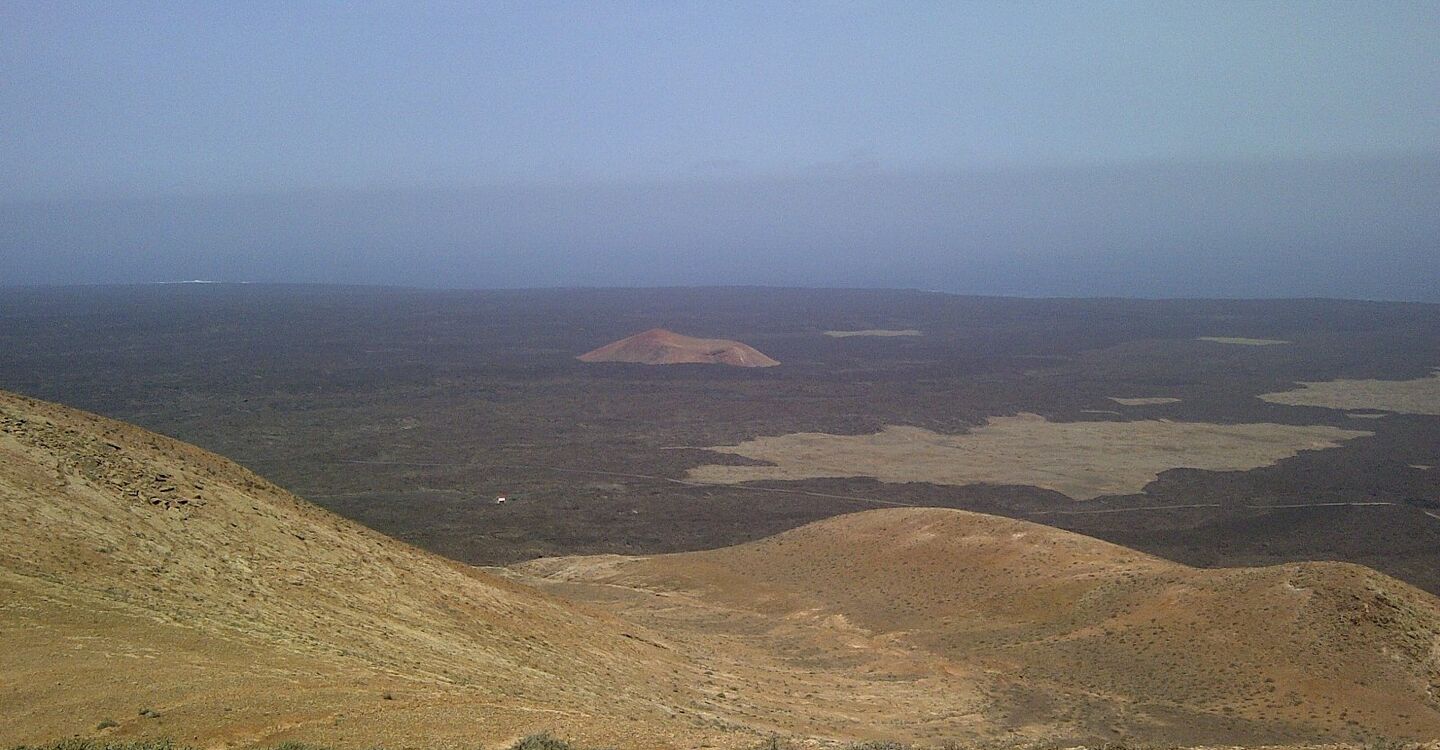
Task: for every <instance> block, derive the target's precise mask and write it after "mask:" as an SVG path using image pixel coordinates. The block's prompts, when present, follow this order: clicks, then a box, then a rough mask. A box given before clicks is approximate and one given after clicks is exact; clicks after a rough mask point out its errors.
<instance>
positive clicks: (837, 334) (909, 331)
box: [825, 328, 921, 339]
mask: <svg viewBox="0 0 1440 750" xmlns="http://www.w3.org/2000/svg"><path fill="white" fill-rule="evenodd" d="M825 335H826V336H831V337H833V338H837V339H843V338H849V337H851V336H919V335H921V333H920V332H919V331H917V330H915V329H914V328H906V329H903V330H890V329H885V328H870V329H867V330H864V331H826V332H825Z"/></svg>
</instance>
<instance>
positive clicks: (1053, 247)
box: [0, 1, 1440, 300]
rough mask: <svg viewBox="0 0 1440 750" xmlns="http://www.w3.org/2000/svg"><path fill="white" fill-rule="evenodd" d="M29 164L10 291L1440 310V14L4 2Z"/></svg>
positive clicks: (1291, 9) (9, 140)
mask: <svg viewBox="0 0 1440 750" xmlns="http://www.w3.org/2000/svg"><path fill="white" fill-rule="evenodd" d="M0 133H3V137H0V174H3V176H4V179H0V221H3V226H0V283H7V282H8V283H95V282H104V281H121V282H132V281H155V280H166V279H179V278H195V277H220V278H222V279H224V280H234V281H240V280H253V281H340V282H349V283H381V282H396V281H399V282H403V283H412V284H419V285H430V286H455V285H459V286H547V285H557V284H606V285H626V284H703V283H758V284H765V283H777V284H782V283H783V284H795V283H808V284H824V285H862V286H864V285H904V286H924V287H931V288H940V289H949V290H955V291H968V292H985V293H1016V294H1060V295H1088V294H1119V295H1128V296H1175V295H1213V296H1295V295H1323V296H1361V297H1378V298H1404V299H1437V300H1440V283H1421V282H1420V281H1417V279H1416V278H1415V274H1417V273H1420V274H1422V275H1423V274H1425V273H1427V272H1429V274H1430V276H1431V277H1436V276H1440V274H1436V273H1434V272H1433V269H1434V268H1436V267H1440V220H1437V218H1436V214H1440V210H1437V209H1440V200H1437V197H1436V196H1437V194H1440V193H1437V187H1440V4H1436V3H1433V2H1419V3H1383V2H1367V3H1323V2H1305V3H1261V2H1246V3H1240V2H1235V3H1223V4H1221V3H1213V4H1212V3H1203V2H1200V3H1169V2H1164V3H1161V2H1146V3H1058V2H1055V3H1052V2H1044V3H1020V2H997V3H993V4H988V3H987V4H980V3H959V2H944V3H893V2H887V3H875V4H868V5H867V4H861V3H833V4H809V3H764V4H758V3H757V4H739V3H733V2H726V3H708V4H689V3H684V4H682V3H669V2H655V3H634V4H627V3H619V2H606V3H580V2H576V3H559V4H552V3H538V2H525V3H514V4H505V3H499V2H487V3H455V4H426V5H424V6H423V7H421V6H420V5H419V4H417V3H410V2H406V3H394V4H372V3H348V4H338V3H335V4H319V3H308V2H275V3H266V2H251V3H191V2H185V3H163V4H162V3H145V2H129V3H76V4H70V3H63V2H53V1H52V2H39V3H17V2H9V1H4V2H0ZM1358 271H1365V272H1366V273H1363V274H1361V277H1359V278H1357V277H1356V273H1357V272H1358ZM1431 287H1436V288H1433V289H1432V288H1431Z"/></svg>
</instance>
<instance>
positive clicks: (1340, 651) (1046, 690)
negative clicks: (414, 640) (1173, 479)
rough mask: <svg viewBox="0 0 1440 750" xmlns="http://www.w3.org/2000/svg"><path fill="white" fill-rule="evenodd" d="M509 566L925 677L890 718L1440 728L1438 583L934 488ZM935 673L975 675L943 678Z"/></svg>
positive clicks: (1207, 736)
mask: <svg viewBox="0 0 1440 750" xmlns="http://www.w3.org/2000/svg"><path fill="white" fill-rule="evenodd" d="M522 568H523V569H524V570H526V571H527V572H528V573H531V574H534V575H537V576H542V577H544V578H545V579H547V580H550V581H554V582H557V583H556V584H555V585H556V587H557V590H560V591H564V592H566V593H568V594H569V595H571V596H575V597H582V598H589V599H591V600H594V601H599V602H606V603H608V604H609V606H611V607H613V608H615V609H617V610H621V611H624V612H626V613H627V615H628V616H629V617H632V618H635V619H642V620H644V621H646V622H648V623H650V624H653V625H656V626H659V627H667V628H672V629H689V630H691V631H693V632H696V633H706V634H709V635H712V636H720V637H735V636H737V635H744V637H745V638H746V639H747V642H748V643H749V644H750V645H751V646H753V647H756V648H757V649H760V650H764V651H769V652H770V653H772V654H776V655H777V658H778V659H780V660H782V661H785V660H788V661H789V662H790V663H792V664H799V663H801V662H803V664H804V665H805V666H807V667H808V668H810V669H816V668H821V667H823V668H826V669H831V670H836V671H841V672H848V673H854V674H868V675H872V676H877V677H878V676H884V679H881V680H877V682H878V683H881V684H883V683H884V682H885V680H886V679H888V680H891V681H893V680H895V679H897V678H899V677H901V676H903V677H904V679H909V680H927V679H928V680H932V682H934V685H935V689H934V690H932V691H930V693H929V694H928V695H926V696H922V697H918V698H913V699H912V700H913V701H914V702H911V703H908V704H906V705H909V706H910V707H911V708H910V715H909V716H908V717H907V718H908V719H909V723H908V724H907V723H903V722H902V721H901V719H900V718H899V717H896V718H895V720H894V723H893V724H892V726H891V727H890V729H889V732H891V733H892V735H900V734H905V735H908V736H910V737H913V738H917V739H924V738H927V737H939V736H945V735H946V734H947V733H948V735H949V736H956V735H957V734H970V735H974V736H980V737H986V736H990V737H993V736H997V735H998V736H1007V733H1011V732H1013V733H1016V734H1018V735H1020V736H1028V737H1032V738H1047V739H1061V740H1064V739H1071V740H1074V741H1098V740H1104V739H1107V738H1112V739H1113V738H1121V737H1123V738H1127V739H1132V740H1134V739H1138V740H1140V741H1144V742H1177V743H1211V742H1223V743H1240V742H1247V743H1249V742H1285V741H1325V740H1341V739H1344V740H1365V739H1373V738H1377V737H1382V736H1391V737H1409V738H1435V737H1440V710H1437V708H1440V703H1437V691H1440V601H1437V600H1436V598H1434V597H1432V596H1430V595H1429V594H1426V593H1424V592H1421V591H1419V590H1418V589H1414V588H1412V587H1410V586H1408V585H1405V584H1402V583H1399V582H1397V581H1395V580H1393V579H1390V578H1387V577H1385V576H1383V575H1380V574H1378V573H1376V572H1374V571H1371V570H1369V569H1366V568H1362V567H1359V566H1355V565H1348V564H1338V563H1303V564H1290V565H1280V566H1275V567H1267V568H1249V569H1230V570H1200V569H1194V568H1189V567H1186V566H1182V565H1179V564H1175V563H1171V562H1168V561H1165V560H1161V559H1158V558H1154V557H1150V556H1147V555H1143V554H1139V553H1136V552H1132V551H1130V550H1127V549H1124V548H1121V547H1117V546H1114V545H1111V544H1108V543H1105V542H1101V541H1098V540H1094V539H1091V538H1088V537H1083V536H1080V535H1077V534H1073V533H1069V532H1065V531H1060V530H1057V529H1053V528H1050V527H1046V526H1040V525H1037V524H1032V523H1027V522H1023V521H1015V520H1010V519H1004V518H998V517H993V516H986V515H980V514H975V513H967V512H963V511H954V510H944V509H933V508H932V509H895V510H877V511H870V512H865V513H857V514H852V515H847V516H840V517H836V518H832V519H829V520H825V521H820V522H817V523H814V524H811V525H808V526H804V527H801V528H799V529H796V530H794V531H791V532H788V533H784V534H780V535H778V536H775V537H771V538H769V539H765V540H761V541H759V542H755V543H751V544H745V545H741V546H737V547H730V548H725V549H719V550H714V551H707V552H696V553H684V554H676V555H662V556H655V557H642V558H622V557H613V556H611V557H601V558H557V559H552V560H540V561H535V562H532V563H529V564H526V565H524V566H522ZM561 582H563V583H561ZM597 584H598V586H597ZM617 587H621V588H625V589H630V590H638V591H639V592H643V594H648V596H647V595H642V594H635V595H631V596H625V597H620V596H617V595H616V594H614V593H613V592H614V591H615V590H616V589H617ZM922 655H928V656H929V661H928V662H926V661H924V659H923V658H922ZM946 675H962V676H964V678H965V679H964V680H962V682H964V683H965V684H969V685H971V686H973V687H974V688H976V689H978V694H965V693H962V692H959V691H955V692H951V693H949V694H947V693H946V691H945V689H944V688H945V685H946V683H945V681H944V677H945V676H946ZM977 715H978V716H981V717H982V719H981V720H978V721H977V720H973V717H975V716H977ZM816 719H817V721H818V720H820V717H819V716H818V715H817V716H816Z"/></svg>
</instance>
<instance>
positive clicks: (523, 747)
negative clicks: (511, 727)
mask: <svg viewBox="0 0 1440 750" xmlns="http://www.w3.org/2000/svg"><path fill="white" fill-rule="evenodd" d="M510 750H576V748H575V746H574V745H571V744H570V743H568V742H566V741H565V740H562V739H560V738H558V737H556V736H555V735H553V734H550V733H549V732H541V733H539V734H532V735H530V736H528V737H522V738H521V739H520V741H519V742H516V743H515V744H513V745H511V746H510Z"/></svg>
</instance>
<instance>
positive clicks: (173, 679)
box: [0, 393, 737, 748]
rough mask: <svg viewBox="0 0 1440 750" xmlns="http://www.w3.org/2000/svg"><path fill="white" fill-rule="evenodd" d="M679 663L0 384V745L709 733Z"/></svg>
mask: <svg viewBox="0 0 1440 750" xmlns="http://www.w3.org/2000/svg"><path fill="white" fill-rule="evenodd" d="M691 669H692V668H691V667H690V666H689V665H688V663H686V662H683V661H682V660H681V659H680V658H679V657H677V655H676V654H674V653H673V652H672V651H670V650H668V649H667V648H665V647H663V646H661V645H657V644H656V643H655V639H654V638H651V637H647V636H646V635H645V634H644V631H642V630H637V629H635V628H632V627H628V626H623V625H622V624H620V623H617V622H615V621H613V619H611V618H609V617H608V616H606V615H603V614H600V613H593V612H591V613H587V612H583V611H579V610H577V609H576V608H575V607H574V606H571V605H568V604H566V603H563V602H560V601H557V600H555V599H552V598H551V597H549V596H546V595H544V594H540V593H538V592H536V591H534V590H530V589H526V588H523V587H520V586H517V585H515V584H513V583H510V582H507V581H504V580H500V579H497V578H495V577H493V576H490V575H486V574H484V573H482V572H479V571H477V570H475V569H473V568H469V567H467V566H463V565H459V564H457V563H453V562H450V561H447V560H444V559H442V558H439V557H436V556H433V555H430V554H426V553H422V552H420V551H418V550H415V549H413V548H411V547H409V546H406V545H404V544H401V543H399V542H395V541H393V540H391V539H388V538H386V537H384V536H381V535H380V534H377V533H374V532H371V531H369V530H367V529H364V528H362V527H360V526H357V525H356V524H353V523H351V522H349V521H346V520H343V519H341V518H339V517H337V516H334V515H331V514H330V513H327V512H325V511H321V510H319V509H317V508H315V507H313V506H311V505H309V504H307V503H304V502H303V501H300V500H298V499H296V498H295V497H293V496H291V495H289V494H287V493H286V492H284V491H282V490H280V489H279V488H277V487H275V486H273V485H271V484H269V483H267V482H266V481H264V480H263V479H261V478H259V477H257V476H255V475H254V474H252V473H250V472H249V471H246V470H245V469H243V468H241V467H240V466H237V465H235V464H233V463H231V462H229V461H226V460H224V459H221V458H219V457H216V456H214V455H212V454H209V453H206V452H204V451H202V450H199V449H197V448H195V447H193V446H189V445H186V444H183V443H180V442H177V441H175V440H171V439H168V438H165V437H162V436H159V435H155V434H153V433H149V432H146V431H144V430H141V429H138V428H135V427H132V426H129V425H125V424H122V423H118V422H114V421H111V420H107V419H103V418H100V417H96V416H93V415H90V414H85V413H81V412H78V411H74V410H71V409H66V408H63V407H59V406H55V405H51V404H46V403H43V402H38V401H33V400H30V399H26V398H21V397H18V396H14V395H11V394H4V393H0V706H5V707H7V710H6V720H5V722H4V723H3V725H0V746H10V745H13V744H15V743H21V742H34V741H44V740H51V739H57V738H62V737H69V736H71V735H73V734H81V735H86V736H90V735H93V734H98V735H101V736H113V737H129V736H141V735H146V736H168V737H172V738H174V739H175V740H177V741H181V742H186V743H196V744H204V745H209V744H214V743H225V742H234V743H257V742H275V741H278V740H281V739H302V740H308V741H312V742H320V743H324V744H327V745H332V746H339V747H356V746H364V747H374V746H376V745H387V746H397V747H398V746H402V745H403V746H410V745H414V744H417V743H418V744H425V745H428V746H440V747H444V746H464V747H467V748H474V747H477V746H485V747H492V746H497V745H499V744H501V743H504V742H506V741H507V740H510V739H513V738H514V737H517V736H520V735H523V734H526V733H529V732H534V731H540V730H543V729H554V730H557V731H559V730H563V731H564V732H565V733H567V734H568V735H570V736H572V737H576V738H580V739H584V740H587V741H593V742H596V743H600V742H603V743H605V744H613V745H619V746H622V747H657V746H670V745H676V746H684V745H688V744H690V743H696V742H702V741H721V740H723V738H722V737H717V736H718V735H721V734H722V733H721V732H719V731H717V730H715V729H713V728H705V727H703V726H701V725H702V724H703V723H704V721H703V718H695V717H687V716H686V714H685V713H683V712H685V711H687V710H689V709H688V708H687V705H688V704H690V703H692V702H693V700H692V695H691V690H690V687H689V685H690V684H691V683H692V682H693V678H692V676H691V671H690V670H691ZM142 710H148V711H149V712H150V713H152V714H155V715H142V714H141V711H142ZM107 719H111V720H114V721H116V722H118V724H119V726H117V727H114V728H110V729H106V730H104V731H103V732H97V731H96V727H97V724H98V723H99V722H101V721H103V720H107ZM734 741H737V740H731V742H734Z"/></svg>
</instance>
